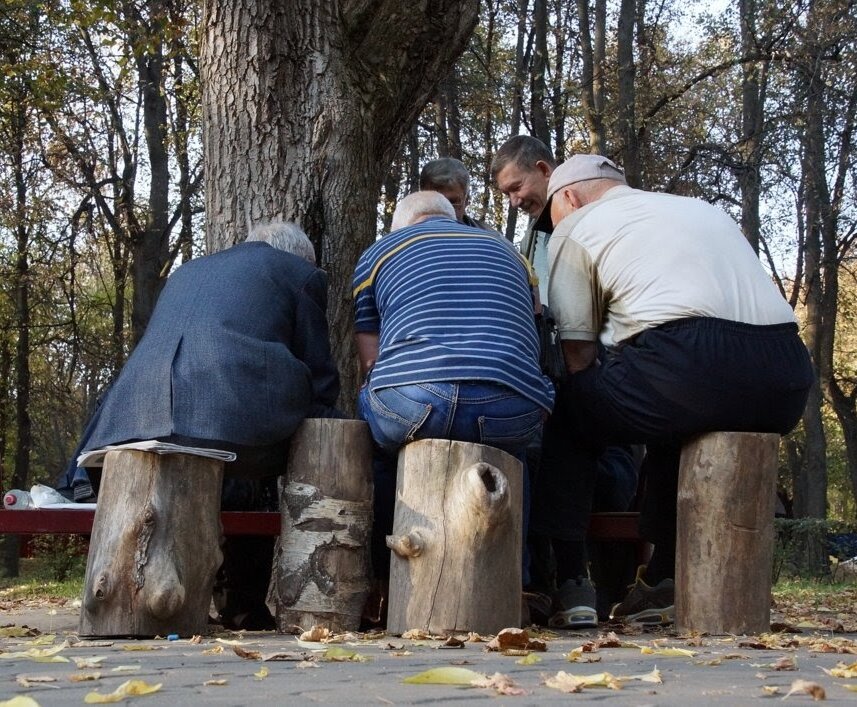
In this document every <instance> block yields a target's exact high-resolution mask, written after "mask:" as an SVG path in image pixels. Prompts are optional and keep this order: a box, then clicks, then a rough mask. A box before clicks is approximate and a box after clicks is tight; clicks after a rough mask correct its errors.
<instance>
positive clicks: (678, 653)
mask: <svg viewBox="0 0 857 707" xmlns="http://www.w3.org/2000/svg"><path fill="white" fill-rule="evenodd" d="M640 653H642V654H643V655H664V656H667V657H670V658H693V656H695V655H696V651H692V650H689V649H687V648H649V647H648V646H643V647H642V648H640Z"/></svg>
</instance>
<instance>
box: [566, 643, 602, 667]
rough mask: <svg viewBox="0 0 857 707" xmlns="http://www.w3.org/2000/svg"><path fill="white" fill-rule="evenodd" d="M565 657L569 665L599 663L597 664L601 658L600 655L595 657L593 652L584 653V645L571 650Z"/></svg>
mask: <svg viewBox="0 0 857 707" xmlns="http://www.w3.org/2000/svg"><path fill="white" fill-rule="evenodd" d="M565 657H566V658H567V659H568V662H569V663H599V662H601V656H600V655H596V654H595V653H594V652H590V653H587V652H586V645H583V646H578V647H577V648H572V649H571V650H570V651H569V652H568V654H567V655H566V656H565Z"/></svg>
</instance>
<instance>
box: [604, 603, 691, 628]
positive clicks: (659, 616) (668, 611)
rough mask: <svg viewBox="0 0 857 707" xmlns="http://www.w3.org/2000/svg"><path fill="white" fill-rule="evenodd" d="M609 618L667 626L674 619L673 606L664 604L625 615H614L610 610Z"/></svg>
mask: <svg viewBox="0 0 857 707" xmlns="http://www.w3.org/2000/svg"><path fill="white" fill-rule="evenodd" d="M610 619H611V620H615V621H628V622H633V623H638V624H650V625H657V624H659V625H661V626H669V625H670V624H671V623H673V621H675V606H664V607H661V608H658V609H643V610H642V611H638V612H637V613H636V614H628V615H627V616H615V615H614V614H613V613H612V612H611V614H610Z"/></svg>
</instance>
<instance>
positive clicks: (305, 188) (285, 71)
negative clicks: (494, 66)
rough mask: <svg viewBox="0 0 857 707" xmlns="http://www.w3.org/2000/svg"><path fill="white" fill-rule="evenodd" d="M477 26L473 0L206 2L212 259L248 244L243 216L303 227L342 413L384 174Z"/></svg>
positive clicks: (349, 394)
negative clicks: (323, 298)
mask: <svg viewBox="0 0 857 707" xmlns="http://www.w3.org/2000/svg"><path fill="white" fill-rule="evenodd" d="M477 17H478V2H477V0H457V1H452V0H427V1H426V2H424V3H422V4H421V5H420V6H419V8H417V7H413V6H404V5H402V4H401V3H400V2H397V1H395V0H346V1H344V2H335V1H334V0H323V1H317V0H290V1H289V2H285V1H283V0H229V1H228V2H227V1H226V0H206V2H205V5H204V10H203V23H202V60H201V63H202V66H201V76H202V87H203V88H202V95H203V125H204V151H205V156H206V170H205V183H206V219H207V230H206V241H207V245H208V249H209V250H210V251H215V250H219V249H221V248H225V247H228V246H230V245H232V244H233V243H237V242H239V241H242V240H243V239H244V238H245V236H246V232H245V228H244V224H245V213H246V214H249V216H250V218H251V219H252V220H259V219H267V218H272V217H275V216H282V217H283V218H285V219H289V220H293V221H296V222H297V223H298V224H300V225H301V226H302V227H303V229H304V230H305V231H306V232H307V234H308V235H309V236H310V238H311V239H312V241H313V243H314V244H315V246H316V251H317V253H318V254H319V255H320V257H319V264H320V266H321V267H323V268H324V269H325V270H327V272H328V274H329V276H330V290H329V295H328V319H329V322H330V331H331V332H332V333H333V342H332V343H333V351H334V356H335V358H336V361H337V363H338V365H339V370H340V373H341V375H342V384H343V385H342V389H343V391H344V393H343V403H344V404H345V407H348V408H351V407H352V404H353V402H352V401H353V396H354V391H355V390H356V389H357V385H356V383H357V381H356V366H355V365H354V353H353V344H352V337H351V328H352V317H353V315H352V302H351V277H352V274H353V269H354V264H355V263H356V260H357V258H358V256H359V254H360V253H361V252H362V251H363V250H364V249H365V248H366V247H367V246H368V245H369V244H371V243H372V241H373V240H374V239H375V232H376V224H375V221H376V204H377V200H378V195H379V193H380V188H381V182H382V179H383V176H384V174H385V173H386V171H387V169H388V167H389V165H390V163H391V162H392V159H393V157H394V156H395V154H396V151H397V150H398V149H399V146H400V144H401V142H402V139H403V137H404V136H405V135H406V133H407V131H408V129H409V128H410V126H411V125H412V123H413V122H414V120H416V117H417V115H418V114H419V111H420V110H421V109H422V108H423V106H424V105H425V104H426V101H427V100H428V98H429V96H431V95H432V93H433V91H434V89H435V87H436V86H437V83H438V81H439V79H441V78H442V77H443V76H446V75H447V74H448V73H449V71H450V69H451V67H452V65H453V62H454V61H455V59H456V58H457V57H458V56H459V54H460V53H461V52H462V51H463V49H464V46H465V44H466V42H467V39H468V37H469V36H470V34H471V32H472V30H473V28H474V26H475V23H476V20H477Z"/></svg>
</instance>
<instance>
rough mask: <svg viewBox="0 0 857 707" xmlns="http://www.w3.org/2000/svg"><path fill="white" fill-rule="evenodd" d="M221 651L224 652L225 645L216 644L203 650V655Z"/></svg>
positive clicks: (215, 653) (216, 653)
mask: <svg viewBox="0 0 857 707" xmlns="http://www.w3.org/2000/svg"><path fill="white" fill-rule="evenodd" d="M219 653H223V646H214V647H213V648H207V649H206V650H204V651H203V652H202V654H203V655H218V654H219Z"/></svg>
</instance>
